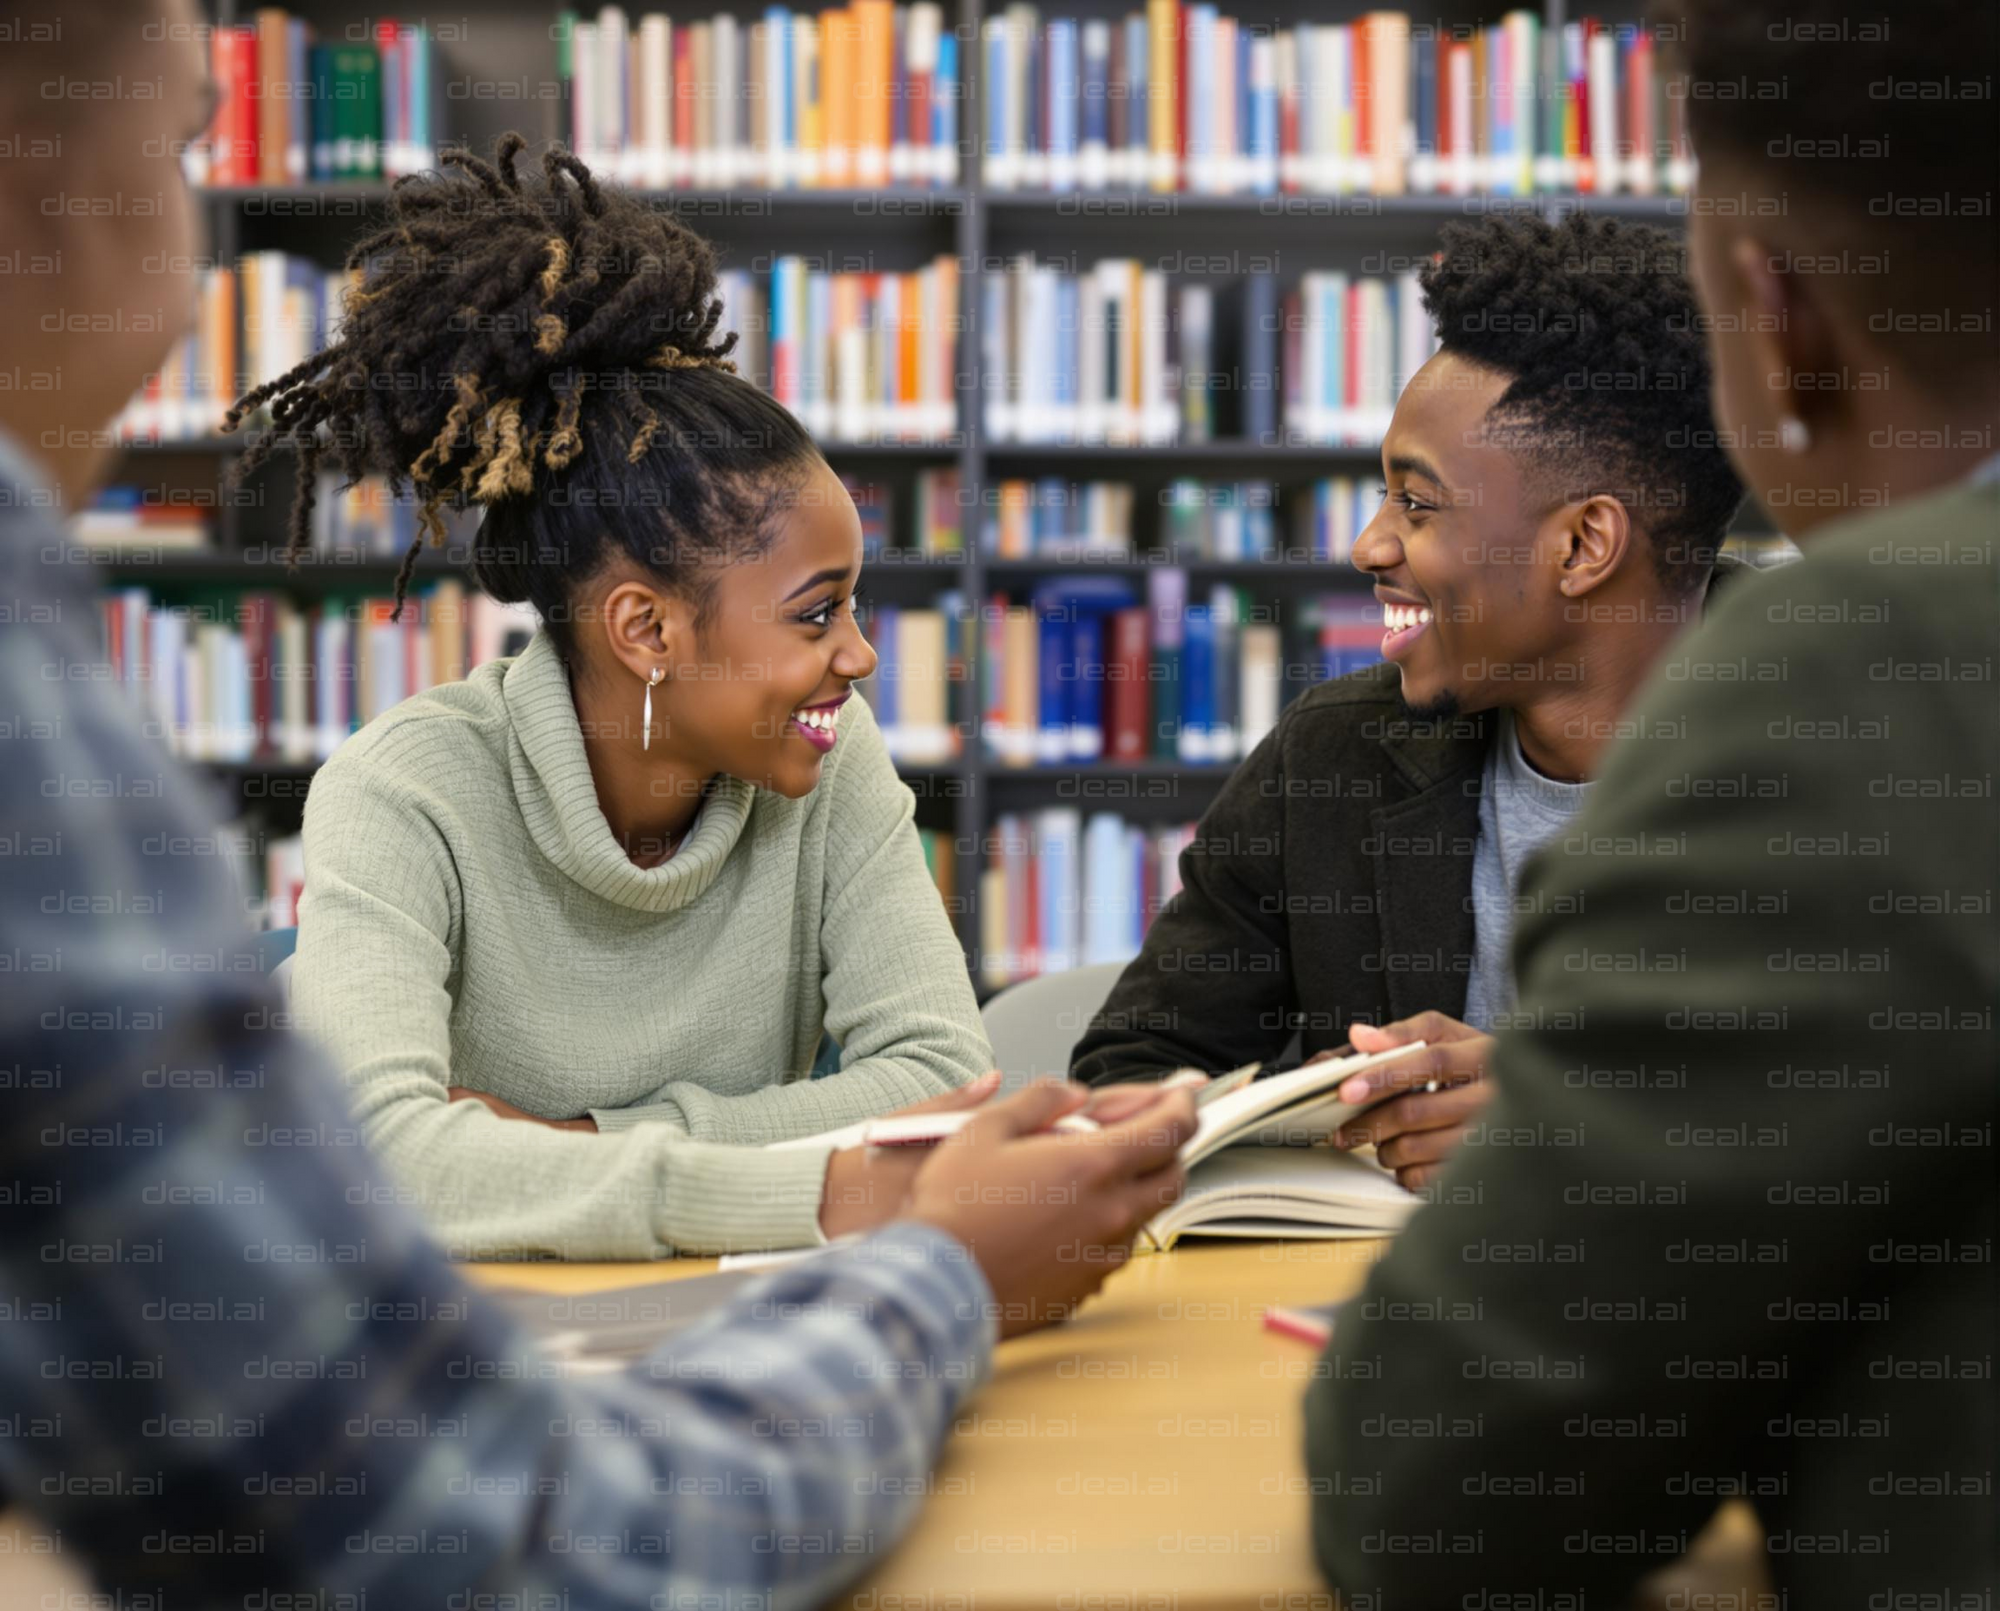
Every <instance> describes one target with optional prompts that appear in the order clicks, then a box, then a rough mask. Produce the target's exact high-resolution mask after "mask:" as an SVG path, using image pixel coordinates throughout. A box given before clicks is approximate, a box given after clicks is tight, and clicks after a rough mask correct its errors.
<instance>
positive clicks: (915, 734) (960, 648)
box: [858, 591, 971, 766]
mask: <svg viewBox="0 0 2000 1611" xmlns="http://www.w3.org/2000/svg"><path fill="white" fill-rule="evenodd" d="M968 625H969V623H968V622H967V619H966V610H965V595H964V594H962V593H959V592H956V591H948V592H945V593H942V594H940V595H939V596H938V598H937V600H936V602H935V603H934V604H933V605H932V606H931V607H930V608H928V609H907V608H903V607H901V606H897V605H878V606H876V607H874V608H872V609H869V610H867V611H866V612H865V613H864V616H863V621H862V626H863V630H864V631H865V632H866V633H867V634H868V641H869V643H870V644H871V645H873V647H874V650H875V653H876V656H877V664H876V667H875V672H874V675H873V676H871V677H868V678H866V679H864V680H863V681H862V682H861V683H860V685H859V690H858V691H859V692H860V694H861V696H862V697H863V698H864V699H866V700H867V701H868V706H869V709H870V710H871V711H872V712H873V713H874V717H875V722H876V725H877V726H878V727H880V728H881V730H882V741H883V743H884V744H885V745H886V746H887V747H888V750H889V754H890V756H891V757H892V758H894V759H895V760H897V761H901V762H903V763H905V764H907V765H911V766H934V765H938V764H940V763H943V762H945V761H951V760H955V759H957V757H958V756H959V754H960V753H961V752H962V749H963V745H962V743H961V736H960V732H959V728H958V724H957V721H956V720H955V713H954V711H953V709H952V689H953V687H954V686H955V685H956V684H958V683H961V682H963V681H965V679H966V678H967V677H969V676H970V675H971V669H970V658H969V636H970V635H969V632H968Z"/></svg>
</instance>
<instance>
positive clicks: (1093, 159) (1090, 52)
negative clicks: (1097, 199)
mask: <svg viewBox="0 0 2000 1611" xmlns="http://www.w3.org/2000/svg"><path fill="white" fill-rule="evenodd" d="M1110 84H1111V26H1110V24H1109V23H1103V22H1093V23H1091V24H1089V25H1088V26H1087V27H1086V28H1085V29H1084V33H1083V149H1084V151H1085V152H1087V153H1088V154H1089V160H1090V165H1091V168H1092V170H1093V172H1099V171H1101V169H1102V165H1103V161H1104V153H1105V152H1107V151H1109V150H1110V140H1111V103H1110V100H1109V98H1108V97H1109V94H1110Z"/></svg>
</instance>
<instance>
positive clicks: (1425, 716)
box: [1402, 688, 1458, 722]
mask: <svg viewBox="0 0 2000 1611" xmlns="http://www.w3.org/2000/svg"><path fill="white" fill-rule="evenodd" d="M1402 699H1403V714H1404V715H1405V716H1407V717H1409V718H1410V719H1411V720H1412V721H1418V722H1442V721H1449V720H1451V718H1452V717H1454V716H1456V715H1457V714H1458V695H1457V694H1456V693H1454V692H1453V691H1452V690H1451V689H1449V688H1447V689H1445V691H1444V692H1443V693H1441V694H1439V695H1437V697H1436V698H1434V699H1427V700H1425V701H1424V703H1422V704H1421V705H1419V704H1416V703H1414V702H1412V700H1411V699H1410V696H1409V695H1408V694H1407V693H1405V694H1403V695H1402Z"/></svg>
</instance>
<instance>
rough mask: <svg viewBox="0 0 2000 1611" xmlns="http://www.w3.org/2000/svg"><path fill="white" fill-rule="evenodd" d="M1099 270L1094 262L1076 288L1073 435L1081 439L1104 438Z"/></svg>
mask: <svg viewBox="0 0 2000 1611" xmlns="http://www.w3.org/2000/svg"><path fill="white" fill-rule="evenodd" d="M1102 269H1103V265H1102V264H1099V265H1097V266H1096V267H1095V268H1093V269H1092V271H1091V272H1090V273H1088V274H1085V275H1084V276H1082V281H1081V283H1080V284H1079V285H1078V287H1077V299H1076V307H1077V319H1076V323H1077V331H1076V339H1077V365H1076V395H1077V409H1076V434H1077V440H1079V441H1082V442H1102V441H1103V440H1104V438H1105V429H1106V423H1107V418H1106V416H1107V414H1108V412H1109V409H1108V406H1107V402H1106V399H1107V397H1108V395H1109V381H1108V377H1107V375H1106V372H1105V350H1104V349H1105V341H1106V331H1107V315H1108V307H1109V302H1108V298H1107V297H1106V294H1105V284H1104V275H1103V273H1102Z"/></svg>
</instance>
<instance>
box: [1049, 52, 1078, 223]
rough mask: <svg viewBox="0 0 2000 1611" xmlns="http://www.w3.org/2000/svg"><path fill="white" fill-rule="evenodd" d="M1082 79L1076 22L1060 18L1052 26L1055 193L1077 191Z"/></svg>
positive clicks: (1051, 131) (1051, 160)
mask: <svg viewBox="0 0 2000 1611" xmlns="http://www.w3.org/2000/svg"><path fill="white" fill-rule="evenodd" d="M1082 78H1083V74H1082V69H1081V68H1080V67H1079V65H1078V51H1077V38H1076V22H1075V20H1074V19H1073V18H1068V17H1058V18H1056V19H1054V20H1052V21H1051V22H1050V23H1049V62H1048V97H1049V102H1048V104H1049V186H1050V188H1051V189H1053V190H1072V189H1074V188H1075V187H1076V151H1077V133H1076V97H1077V87H1078V85H1079V84H1080V83H1081V82H1082Z"/></svg>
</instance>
